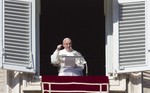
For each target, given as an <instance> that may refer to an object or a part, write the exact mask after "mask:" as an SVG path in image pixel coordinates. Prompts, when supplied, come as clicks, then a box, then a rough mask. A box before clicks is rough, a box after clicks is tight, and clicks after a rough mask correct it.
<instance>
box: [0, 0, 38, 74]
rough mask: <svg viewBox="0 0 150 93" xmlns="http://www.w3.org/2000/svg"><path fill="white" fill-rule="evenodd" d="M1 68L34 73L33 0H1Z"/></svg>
mask: <svg viewBox="0 0 150 93" xmlns="http://www.w3.org/2000/svg"><path fill="white" fill-rule="evenodd" d="M2 6H3V10H2V11H3V12H2V14H3V16H2V17H3V21H2V22H3V26H2V27H3V29H2V33H3V34H2V35H3V43H2V52H3V53H2V55H3V56H2V60H3V61H2V63H1V65H2V68H3V69H9V70H18V71H25V72H33V73H34V72H35V69H36V67H35V52H34V51H35V48H34V47H35V46H34V43H35V39H34V37H35V22H34V21H35V0H3V2H2Z"/></svg>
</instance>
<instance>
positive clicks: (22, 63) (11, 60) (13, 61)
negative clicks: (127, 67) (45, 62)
mask: <svg viewBox="0 0 150 93" xmlns="http://www.w3.org/2000/svg"><path fill="white" fill-rule="evenodd" d="M5 64H14V65H15V64H18V65H22V66H26V65H28V64H29V63H28V61H22V60H13V59H5Z"/></svg>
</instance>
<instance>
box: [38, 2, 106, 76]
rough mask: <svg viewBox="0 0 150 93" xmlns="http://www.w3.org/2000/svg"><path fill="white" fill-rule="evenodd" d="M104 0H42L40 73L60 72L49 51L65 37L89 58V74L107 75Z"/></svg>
mask: <svg viewBox="0 0 150 93" xmlns="http://www.w3.org/2000/svg"><path fill="white" fill-rule="evenodd" d="M103 2H104V1H103V0H41V17H40V21H41V22H40V56H41V57H40V65H41V66H40V73H41V75H57V74H58V72H57V70H58V68H57V67H55V66H53V65H51V64H50V55H51V54H52V53H53V52H54V50H55V49H56V46H57V45H58V44H61V43H62V40H63V39H64V38H65V37H70V38H71V39H72V41H73V48H74V49H75V50H77V51H79V52H80V53H81V54H82V55H83V56H84V57H85V59H86V61H87V62H88V71H89V72H88V75H89V76H90V75H105V17H104V8H103V7H104V4H103Z"/></svg>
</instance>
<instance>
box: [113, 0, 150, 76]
mask: <svg viewBox="0 0 150 93" xmlns="http://www.w3.org/2000/svg"><path fill="white" fill-rule="evenodd" d="M147 2H148V0H118V1H116V0H114V2H113V5H117V6H113V7H114V8H113V9H115V10H114V11H113V14H114V15H113V17H114V18H113V19H114V20H113V22H114V23H113V24H114V26H113V27H114V31H113V32H114V34H115V35H114V36H115V39H117V40H116V42H114V44H116V45H115V46H116V47H117V51H115V53H114V54H115V55H116V56H115V57H116V62H117V63H116V64H117V65H115V69H116V71H117V72H118V73H119V72H120V73H122V72H133V71H144V70H149V69H150V68H149V61H148V46H147V44H148V41H149V40H148V38H147V35H148V28H149V27H147V23H148V22H147V21H149V20H148V19H147V15H148V11H147V7H148V5H147ZM116 3H117V4H116ZM115 15H117V16H115ZM116 37H117V38H116Z"/></svg>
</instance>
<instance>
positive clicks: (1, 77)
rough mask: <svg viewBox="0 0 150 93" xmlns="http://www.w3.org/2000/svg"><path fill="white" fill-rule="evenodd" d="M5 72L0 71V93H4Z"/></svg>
mask: <svg viewBox="0 0 150 93" xmlns="http://www.w3.org/2000/svg"><path fill="white" fill-rule="evenodd" d="M5 83H6V71H5V70H2V69H0V93H6V85H5Z"/></svg>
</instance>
